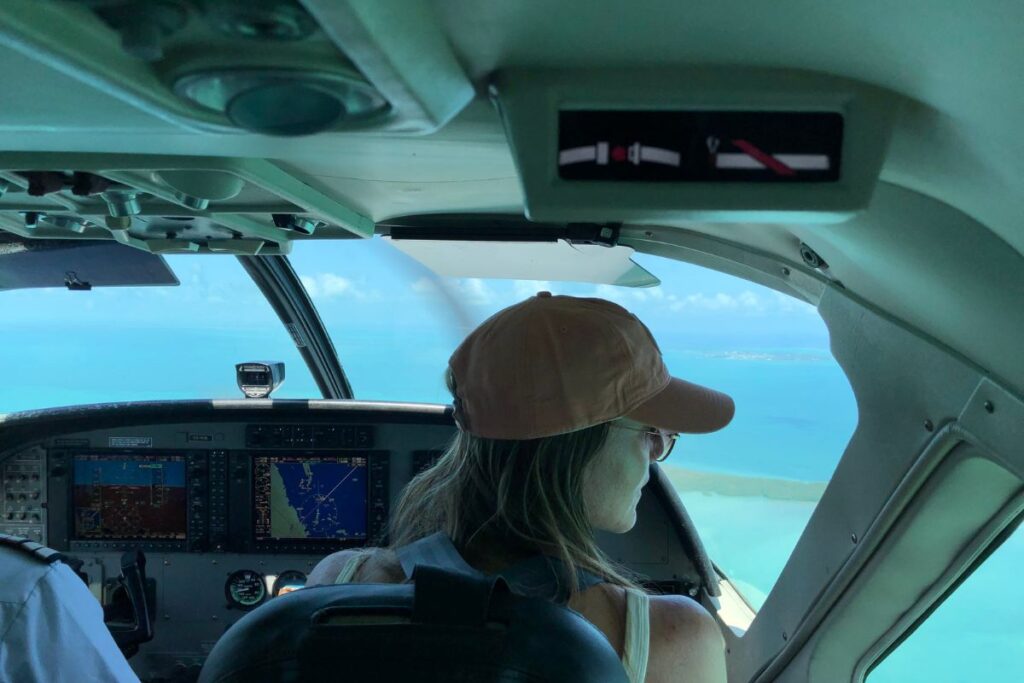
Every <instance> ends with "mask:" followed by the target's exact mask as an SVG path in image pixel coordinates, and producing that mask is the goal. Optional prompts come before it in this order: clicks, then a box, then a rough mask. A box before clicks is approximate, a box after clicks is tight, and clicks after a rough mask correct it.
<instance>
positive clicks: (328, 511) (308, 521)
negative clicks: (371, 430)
mask: <svg viewBox="0 0 1024 683" xmlns="http://www.w3.org/2000/svg"><path fill="white" fill-rule="evenodd" d="M253 470H254V471H253V479H254V484H255V491H254V500H255V508H256V509H255V533H256V539H257V540H294V539H339V540H364V539H366V537H367V533H366V528H367V493H368V487H367V483H368V479H369V477H368V475H369V468H368V461H367V458H366V456H360V455H344V456H327V455H324V456H319V455H316V456H313V455H303V456H288V455H261V456H257V457H256V458H255V459H254V465H253Z"/></svg>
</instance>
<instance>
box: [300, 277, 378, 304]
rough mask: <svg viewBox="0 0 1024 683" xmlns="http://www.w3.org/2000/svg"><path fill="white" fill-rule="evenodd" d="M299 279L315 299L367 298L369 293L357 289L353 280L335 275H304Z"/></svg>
mask: <svg viewBox="0 0 1024 683" xmlns="http://www.w3.org/2000/svg"><path fill="white" fill-rule="evenodd" d="M299 279H300V280H301V281H302V286H303V287H305V288H306V291H307V292H308V293H309V296H310V297H312V298H314V299H334V298H338V297H346V298H353V299H365V298H367V293H366V292H365V291H363V290H362V289H360V288H359V287H357V286H356V285H355V283H354V282H352V280H349V279H348V278H344V277H341V276H340V275H335V274H334V273H317V274H316V275H303V276H301V277H300V278H299Z"/></svg>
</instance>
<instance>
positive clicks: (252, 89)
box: [174, 69, 388, 135]
mask: <svg viewBox="0 0 1024 683" xmlns="http://www.w3.org/2000/svg"><path fill="white" fill-rule="evenodd" d="M174 91H175V92H176V93H178V94H179V95H180V96H182V97H185V98H187V99H189V100H191V101H193V102H195V103H196V104H199V105H201V106H203V107H206V108H207V109H210V110H212V111H215V112H220V113H223V114H225V115H226V116H227V117H228V119H230V120H231V122H232V123H234V124H235V125H236V126H238V127H239V128H244V129H245V130H251V131H253V132H255V133H263V134H265V135H312V134H313V133H319V132H322V131H325V130H332V129H336V128H338V127H340V126H342V125H343V124H348V123H352V122H355V121H366V120H368V119H372V118H374V117H378V116H381V115H383V114H384V113H386V112H387V110H388V104H387V102H386V101H385V100H384V98H383V97H382V96H381V95H380V93H378V92H377V91H376V90H375V89H374V88H373V86H371V85H370V84H369V83H367V82H366V81H365V80H363V78H362V77H361V76H360V75H359V74H357V73H354V72H348V73H345V72H335V73H329V72H316V71H301V70H291V69H237V70H236V69H213V70H210V71H202V72H199V73H192V74H188V75H185V76H182V77H181V78H179V79H178V80H177V81H176V82H175V83H174Z"/></svg>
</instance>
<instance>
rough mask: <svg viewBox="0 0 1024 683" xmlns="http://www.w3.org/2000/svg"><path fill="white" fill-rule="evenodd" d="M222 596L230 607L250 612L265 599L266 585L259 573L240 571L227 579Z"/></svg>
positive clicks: (246, 570) (248, 570)
mask: <svg viewBox="0 0 1024 683" xmlns="http://www.w3.org/2000/svg"><path fill="white" fill-rule="evenodd" d="M224 595H225V596H226V597H227V599H228V605H230V606H231V607H234V608H236V609H241V610H250V609H253V608H254V607H256V606H257V605H259V604H260V603H261V602H263V600H264V599H265V598H266V597H267V584H266V583H265V582H264V580H263V575H262V574H260V573H259V572H254V571H253V570H251V569H240V570H238V571H237V572H234V573H232V574H231V576H229V577H228V581H227V583H225V584H224Z"/></svg>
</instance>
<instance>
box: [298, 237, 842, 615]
mask: <svg viewBox="0 0 1024 683" xmlns="http://www.w3.org/2000/svg"><path fill="white" fill-rule="evenodd" d="M290 259H291V262H292V264H293V265H294V267H295V270H296V272H297V273H299V275H300V277H301V279H302V282H303V283H304V285H305V287H306V289H307V290H308V292H309V293H310V295H311V297H312V299H313V301H314V303H315V304H316V306H317V308H318V309H319V311H320V314H321V317H322V318H323V321H324V324H325V325H326V327H327V329H328V331H329V333H330V335H331V337H332V339H333V341H334V344H335V347H336V348H337V351H338V355H339V357H340V358H341V362H342V365H343V366H344V368H345V371H346V373H347V374H348V377H349V379H350V381H351V383H352V387H353V391H354V392H355V396H356V397H357V398H363V399H383V400H405V401H425V402H449V401H450V400H451V397H450V395H449V394H448V392H447V390H446V388H445V386H444V381H443V373H444V369H445V367H446V366H447V362H448V357H449V356H450V355H451V353H452V351H454V349H455V347H456V346H457V345H458V344H459V342H460V341H461V340H462V338H463V337H465V335H466V334H467V333H468V332H469V331H470V330H472V329H473V327H475V326H476V325H477V324H478V323H480V322H481V321H483V320H484V319H486V318H487V317H488V316H490V315H492V314H493V313H495V312H497V311H498V310H500V309H502V308H504V307H505V306H508V305H510V304H513V303H515V302H517V301H520V300H522V299H524V298H526V297H528V296H531V295H533V294H535V293H536V292H538V291H541V290H548V291H552V292H553V293H556V294H570V295H575V296H597V297H602V298H607V299H612V300H615V301H617V302H619V303H621V304H622V305H623V306H625V307H626V308H628V309H629V310H630V311H632V312H633V313H635V314H636V315H637V316H638V317H639V318H640V319H641V320H642V321H644V323H646V324H647V326H648V327H650V329H651V331H652V333H653V334H654V337H655V339H657V341H658V344H659V346H660V347H661V350H662V352H663V355H664V358H665V362H666V364H667V365H668V367H669V370H670V371H671V372H672V373H673V374H674V375H675V376H678V377H682V378H684V379H687V380H691V381H694V382H698V383H701V384H705V385H707V386H710V387H713V388H715V389H720V390H722V391H724V392H726V393H728V394H730V395H731V396H733V398H734V399H735V401H736V406H737V409H736V417H735V419H734V420H733V423H732V424H731V425H730V426H729V427H728V428H727V429H724V430H722V431H720V432H717V433H715V434H710V435H702V436H695V435H691V436H684V437H683V438H681V439H680V442H679V444H678V446H677V447H676V449H675V450H674V451H673V454H672V457H671V458H669V459H668V460H667V461H666V462H665V463H663V469H664V471H665V472H666V474H668V476H669V478H670V480H671V481H672V483H673V484H674V486H675V488H676V490H677V491H678V492H679V494H680V496H681V497H682V499H683V502H684V503H685V505H686V508H687V511H688V512H689V513H690V515H691V516H692V517H693V518H694V520H695V522H696V523H697V526H698V528H699V529H700V533H701V536H702V538H703V540H704V542H705V543H706V545H707V547H708V551H709V553H710V555H711V557H712V559H713V560H714V561H715V562H716V563H717V564H718V566H719V567H720V568H721V569H722V570H723V572H724V573H725V574H726V575H727V576H729V577H730V578H731V579H732V580H733V582H734V583H735V584H736V585H737V586H738V587H739V588H740V590H741V591H742V592H743V594H744V596H745V597H746V598H747V600H748V601H749V602H750V603H751V604H752V605H753V606H754V607H755V608H757V607H760V605H761V604H762V603H763V601H764V599H765V596H766V595H767V593H768V592H769V591H770V590H771V587H772V586H773V585H774V583H775V580H776V579H777V578H778V576H779V574H780V573H781V571H782V568H783V566H784V564H785V561H786V559H787V558H788V557H789V554H790V553H791V552H792V550H793V547H794V546H795V545H796V541H797V539H798V538H799V536H800V533H801V532H802V531H803V529H804V527H805V526H806V524H807V521H808V519H809V518H810V515H811V513H812V512H813V510H814V506H815V505H816V503H817V501H818V499H819V498H820V497H821V495H822V493H823V492H824V489H825V484H826V483H827V482H828V480H829V478H831V476H832V473H833V471H834V469H835V466H836V464H837V463H838V461H839V457H840V456H841V455H842V453H843V451H844V449H845V447H846V444H847V442H848V441H849V439H850V436H851V435H852V433H853V430H854V427H855V426H856V423H857V409H856V403H855V400H854V397H853V392H852V391H851V389H850V386H849V383H848V382H847V380H846V376H845V375H844V374H843V372H842V370H841V368H840V367H839V366H838V364H837V363H836V362H835V360H834V359H833V358H832V356H831V354H830V352H829V337H828V330H827V328H826V327H825V324H824V322H823V321H822V320H821V318H820V317H819V316H818V314H817V311H816V310H815V309H814V308H813V307H812V306H809V305H807V304H805V303H803V302H800V301H797V300H795V299H793V298H791V297H787V296H785V295H783V294H780V293H777V292H775V291H773V290H770V289H767V288H764V287H761V286H758V285H755V284H752V283H750V282H748V281H745V280H741V279H739V278H735V277H732V276H728V275H724V274H722V273H718V272H716V271H711V270H708V269H705V268H700V267H697V266H693V265H689V264H685V263H681V262H678V261H672V260H670V259H665V258H662V257H656V256H648V255H644V254H635V255H634V260H635V261H636V262H637V263H639V264H640V265H641V266H643V267H645V268H647V269H648V270H649V271H651V272H652V273H653V274H654V275H656V276H657V277H659V278H660V279H661V280H662V285H661V286H659V287H654V288H648V289H631V288H623V287H612V286H608V285H593V284H583V283H565V282H537V281H515V280H485V279H472V278H469V279H454V278H443V277H438V276H435V275H433V274H432V273H431V272H430V271H427V270H426V269H425V268H424V267H422V266H420V265H419V264H418V263H417V262H415V261H413V260H412V259H410V258H409V257H407V256H406V255H404V254H403V253H401V252H399V251H398V250H397V249H394V248H393V247H392V246H391V245H390V244H388V242H387V241H386V240H383V239H379V238H375V239H372V240H358V241H357V240H352V241H338V242H304V243H297V244H295V247H294V250H293V253H292V255H291V257H290Z"/></svg>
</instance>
